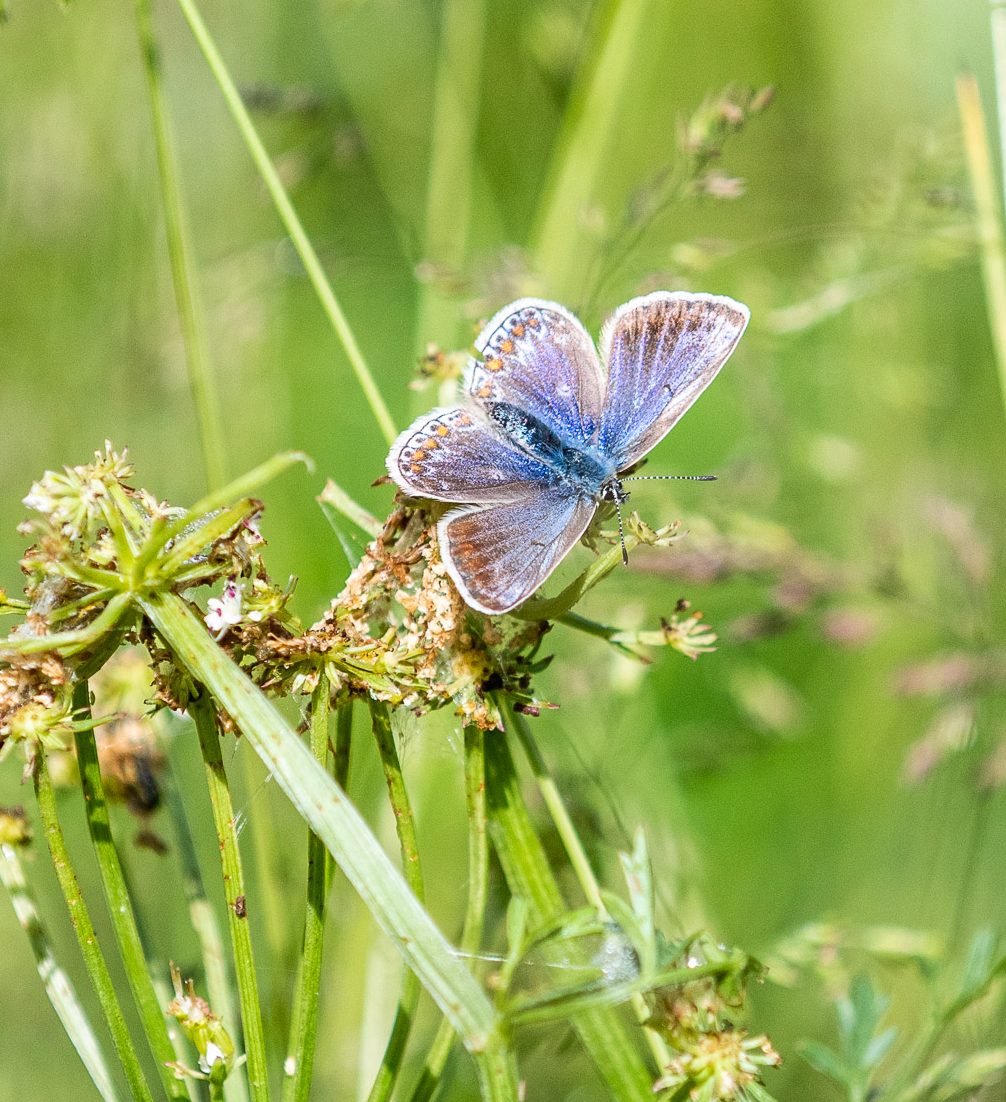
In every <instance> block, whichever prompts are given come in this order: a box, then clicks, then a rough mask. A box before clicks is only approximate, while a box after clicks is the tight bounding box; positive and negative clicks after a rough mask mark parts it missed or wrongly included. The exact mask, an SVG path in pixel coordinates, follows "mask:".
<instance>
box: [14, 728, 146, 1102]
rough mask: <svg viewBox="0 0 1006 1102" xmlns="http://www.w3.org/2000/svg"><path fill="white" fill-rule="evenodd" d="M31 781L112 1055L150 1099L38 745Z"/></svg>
mask: <svg viewBox="0 0 1006 1102" xmlns="http://www.w3.org/2000/svg"><path fill="white" fill-rule="evenodd" d="M33 779H34V783H35V799H36V800H37V802H38V810H39V816H40V817H41V820H42V828H43V830H44V831H45V839H46V842H47V844H48V846H49V854H50V856H51V857H52V863H53V867H54V868H55V870H56V878H57V880H58V881H59V886H60V888H61V889H62V892H63V898H64V899H65V900H66V907H67V910H68V911H69V912H70V924H71V925H72V926H73V931H74V933H75V934H76V935H77V944H78V945H79V946H80V952H81V955H82V956H83V958H84V965H85V967H86V968H87V974H88V976H89V977H90V980H91V984H92V986H93V987H94V990H95V994H96V995H97V996H98V1002H99V1004H100V1006H101V1009H102V1012H103V1013H104V1015H105V1020H106V1021H107V1022H108V1028H109V1031H110V1032H111V1034H112V1043H113V1044H114V1045H115V1051H116V1054H117V1055H118V1057H119V1061H120V1063H121V1064H122V1070H123V1071H124V1072H125V1076H126V1082H127V1083H128V1085H129V1090H130V1092H131V1093H132V1096H133V1098H134V1099H138V1100H139V1102H153V1096H152V1095H151V1093H150V1087H149V1086H148V1085H147V1082H146V1080H145V1078H144V1076H143V1069H142V1068H141V1067H140V1061H139V1057H138V1056H137V1054H136V1049H135V1048H134V1047H133V1039H132V1037H130V1035H129V1028H128V1026H127V1025H126V1019H125V1017H124V1016H123V1013H122V1007H121V1006H120V1005H119V999H118V996H117V995H116V993H115V986H114V984H113V983H112V976H111V974H110V972H109V970H108V964H107V963H106V961H105V957H104V955H103V953H102V951H101V946H100V945H99V944H98V938H97V936H96V935H95V932H94V924H93V923H92V922H91V916H90V914H89V913H88V910H87V904H86V903H85V902H84V896H83V895H82V894H81V891H80V884H79V883H78V882H77V874H76V873H75V872H74V871H73V863H72V861H71V859H70V853H69V850H68V849H67V848H66V839H65V838H64V836H63V828H62V826H61V825H60V822H59V816H58V814H57V812H56V793H55V790H54V788H53V784H52V777H51V776H50V774H49V765H48V763H47V761H46V758H45V751H44V750H43V749H42V747H39V748H38V751H37V755H36V758H35V766H34V770H33Z"/></svg>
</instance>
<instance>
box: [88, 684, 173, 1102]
mask: <svg viewBox="0 0 1006 1102" xmlns="http://www.w3.org/2000/svg"><path fill="white" fill-rule="evenodd" d="M73 703H74V712H75V714H76V715H78V716H80V715H84V716H85V717H86V718H90V713H91V702H90V696H89V691H88V686H87V682H86V681H80V682H78V683H77V685H76V686H75V687H74V691H73ZM74 741H75V745H76V749H77V767H78V769H79V771H80V787H81V792H82V794H83V797H84V811H85V815H86V818H87V829H88V832H89V834H90V836H91V842H92V844H93V846H94V855H95V858H96V859H97V862H98V871H99V873H100V874H101V886H102V889H103V891H104V893H105V902H106V903H107V905H108V914H109V918H110V919H111V921H112V928H113V929H114V930H115V937H116V940H117V942H118V945H119V952H120V953H121V955H122V963H123V965H124V967H125V970H126V978H127V979H128V981H129V987H130V990H131V991H132V993H133V1001H134V1002H135V1004H136V1009H137V1011H138V1013H139V1015H140V1019H141V1021H142V1022H143V1030H144V1033H145V1034H146V1038H147V1043H148V1044H149V1046H150V1051H151V1053H152V1054H153V1057H154V1060H155V1061H156V1063H157V1069H158V1071H159V1072H160V1075H161V1082H162V1083H163V1085H164V1089H165V1091H166V1093H167V1095H168V1097H169V1098H175V1099H187V1098H188V1091H187V1090H186V1088H185V1084H184V1083H182V1082H181V1081H180V1080H178V1079H176V1078H175V1076H174V1074H173V1073H172V1072H171V1070H170V1069H169V1068H168V1067H167V1065H168V1064H169V1063H171V1062H172V1061H173V1060H174V1059H175V1051H174V1048H173V1047H172V1044H171V1038H170V1036H169V1034H168V1026H167V1019H166V1018H165V1016H164V1009H163V1008H162V1006H161V1004H160V1001H159V1000H158V998H157V992H156V991H155V990H154V985H153V983H152V981H151V978H150V970H149V968H148V965H147V959H146V954H145V953H144V949H143V943H142V940H141V938H140V931H139V927H138V925H137V921H136V915H135V913H134V911H133V901H132V897H131V894H130V891H129V888H128V886H127V884H126V879H125V876H124V875H123V870H122V864H121V862H120V860H119V854H118V851H117V850H116V848H115V841H114V839H113V838H112V827H111V822H110V820H109V815H108V802H107V800H106V799H105V786H104V783H103V782H102V779H101V768H100V766H99V764H98V747H97V743H96V742H95V737H94V729H93V728H92V727H87V728H85V729H83V730H79V729H78V730H76V731H75V732H74Z"/></svg>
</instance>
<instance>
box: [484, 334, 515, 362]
mask: <svg viewBox="0 0 1006 1102" xmlns="http://www.w3.org/2000/svg"><path fill="white" fill-rule="evenodd" d="M512 351H513V341H512V340H510V338H509V337H507V338H505V339H504V340H501V341H500V352H502V353H503V355H504V356H509V355H510V353H511V352H512ZM486 366H487V367H488V364H487V365H486Z"/></svg>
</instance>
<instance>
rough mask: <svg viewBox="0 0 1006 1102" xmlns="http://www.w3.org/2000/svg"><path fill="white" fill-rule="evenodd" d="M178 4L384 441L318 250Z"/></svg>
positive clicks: (195, 14) (198, 29)
mask: <svg viewBox="0 0 1006 1102" xmlns="http://www.w3.org/2000/svg"><path fill="white" fill-rule="evenodd" d="M178 6H179V7H180V8H181V9H182V14H183V15H184V16H185V20H186V22H187V23H188V24H189V28H190V29H191V31H192V34H193V35H194V37H195V39H196V42H197V43H198V45H199V49H200V50H202V53H203V57H204V58H205V59H206V64H207V65H208V66H209V68H210V72H211V73H212V74H213V79H214V80H215V81H216V82H217V86H218V87H219V89H220V92H221V94H222V95H223V97H224V102H225V103H226V104H227V109H228V111H230V113H231V118H233V120H234V122H235V124H236V125H237V128H238V131H239V133H240V134H241V137H242V139H243V140H244V143H245V146H246V147H247V149H248V152H249V153H250V154H251V157H252V160H253V161H254V162H255V167H256V168H257V169H258V172H259V175H260V176H261V177H262V182H263V183H264V184H265V186H266V190H267V191H268V192H269V195H270V197H271V198H272V201H273V205H274V206H275V207H276V212H277V213H278V214H279V217H280V220H281V221H282V222H283V225H284V227H285V228H286V232H287V233H288V234H289V235H290V240H291V241H292V242H293V247H294V248H295V249H296V250H297V255H298V256H299V257H300V261H301V263H302V264H303V265H304V270H305V272H307V277H308V279H310V281H311V286H312V287H313V288H314V291H315V294H316V295H317V296H318V299H319V301H320V302H321V305H322V309H323V310H324V311H325V314H326V316H327V317H328V320H329V321H330V322H331V323H332V328H333V329H334V330H335V333H336V336H337V337H338V338H339V342H340V343H341V344H342V347H343V350H344V351H345V353H346V358H347V359H348V360H349V364H350V367H351V368H352V369H353V373H354V374H355V375H356V379H357V382H358V383H359V384H360V387H361V389H362V390H363V394H364V397H365V398H366V399H367V404H368V405H369V406H370V411H371V413H372V414H373V415H374V419H375V420H376V421H377V424H378V427H379V428H380V430H381V432H382V434H383V435H384V438H385V440H386V441H387V442H388V443H389V444H390V443H391V442H392V441H393V440H394V439H395V437H396V436H397V435H398V433H397V430H396V429H395V422H394V421H393V420H392V418H391V414H390V413H389V412H388V407H387V406H386V405H385V403H384V398H383V397H382V396H381V392H380V390H379V389H378V387H377V383H376V382H375V381H374V377H373V375H372V374H371V373H370V368H369V367H368V366H367V361H366V360H365V359H364V357H363V353H362V352H361V351H360V346H359V345H358V344H357V341H356V337H355V335H354V334H353V330H352V329H351V328H350V325H349V322H348V321H347V320H346V315H345V314H344V313H343V312H342V307H341V306H340V305H339V300H338V299H337V298H336V297H335V291H333V290H332V285H331V284H330V283H329V281H328V277H327V276H326V275H325V271H324V269H323V268H322V266H321V261H320V260H319V259H318V254H317V253H316V252H315V251H314V246H313V245H312V244H311V242H310V239H309V238H308V236H307V234H306V233H305V231H304V227H303V226H302V225H301V221H300V218H299V217H298V216H297V212H296V211H295V210H294V207H293V203H291V202H290V197H289V196H288V195H287V193H286V188H284V187H283V183H282V181H281V180H280V178H279V173H278V172H277V171H276V167H275V165H273V163H272V160H271V159H270V157H269V154H268V152H267V151H266V148H265V146H264V145H263V144H262V139H261V138H260V137H259V135H258V131H257V130H256V129H255V124H254V123H253V122H252V120H251V115H249V114H248V110H247V109H246V107H245V105H244V102H243V101H242V99H241V93H240V92H239V91H238V90H237V86H236V85H235V83H234V80H233V79H232V77H231V75H230V71H229V70H228V68H227V65H226V64H225V62H224V59H223V57H222V56H221V55H220V51H219V50H218V49H217V46H216V43H215V42H214V41H213V38H212V36H211V35H210V32H209V30H208V29H207V27H206V24H205V23H204V22H203V17H202V16H201V15H200V14H199V9H198V8H197V7H196V4H195V3H194V0H178Z"/></svg>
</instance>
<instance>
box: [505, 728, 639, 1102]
mask: <svg viewBox="0 0 1006 1102" xmlns="http://www.w3.org/2000/svg"><path fill="white" fill-rule="evenodd" d="M486 799H487V807H488V815H489V834H490V837H491V838H492V841H493V846H494V848H495V850H496V854H497V856H498V857H499V859H500V864H501V865H502V866H503V872H504V875H505V876H506V879H507V884H508V885H509V887H510V891H511V893H512V894H513V895H515V896H518V897H519V898H521V899H523V900H524V901H525V902H526V903H527V906H528V910H529V917H530V920H531V923H532V925H533V926H538V927H541V926H545V925H546V924H548V923H550V922H553V921H555V920H556V918H557V917H558V916H559V915H561V914H562V913H563V912H564V911H565V910H566V906H565V903H564V902H563V899H562V895H561V894H560V892H559V886H558V884H557V883H556V881H555V877H554V875H553V874H552V870H551V868H550V867H549V864H548V859H547V858H546V856H545V851H544V849H543V848H542V844H541V842H540V840H539V839H538V836H537V834H535V832H534V827H533V826H532V824H531V819H530V816H529V815H528V811H527V808H526V806H525V804H524V799H523V796H522V795H521V791H520V781H519V780H518V777H517V772H516V770H515V769H514V763H513V758H512V757H511V754H510V748H509V746H508V745H507V740H506V738H505V736H503V735H497V736H491V737H490V738H488V739H487V740H486ZM572 1023H573V1026H574V1027H575V1029H576V1031H577V1033H578V1034H579V1035H580V1039H581V1040H582V1041H583V1045H584V1048H585V1049H586V1050H587V1052H588V1054H589V1055H590V1057H591V1058H592V1059H593V1061H594V1063H595V1064H596V1065H597V1069H598V1071H599V1072H600V1073H601V1075H602V1077H603V1078H604V1080H605V1082H606V1083H607V1086H608V1089H609V1090H610V1091H611V1093H612V1097H613V1098H615V1099H619V1100H630V1099H631V1100H632V1102H652V1098H653V1090H652V1084H653V1076H652V1075H651V1074H650V1072H649V1071H648V1070H647V1068H646V1066H645V1064H644V1063H643V1060H642V1058H641V1056H640V1053H639V1051H638V1050H637V1049H636V1047H635V1046H634V1045H633V1043H632V1040H631V1038H630V1037H629V1035H628V1034H627V1033H626V1031H625V1028H624V1026H623V1024H622V1021H621V1019H620V1018H619V1017H618V1015H617V1014H616V1013H615V1012H613V1011H612V1010H611V1009H595V1010H589V1011H585V1012H584V1013H581V1014H577V1015H576V1016H575V1017H574V1018H573V1019H572Z"/></svg>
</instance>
